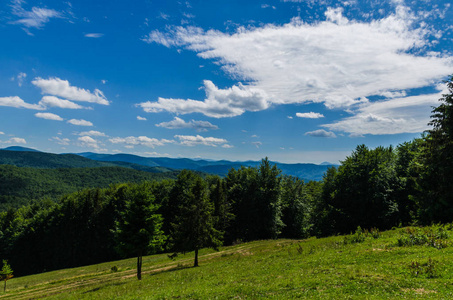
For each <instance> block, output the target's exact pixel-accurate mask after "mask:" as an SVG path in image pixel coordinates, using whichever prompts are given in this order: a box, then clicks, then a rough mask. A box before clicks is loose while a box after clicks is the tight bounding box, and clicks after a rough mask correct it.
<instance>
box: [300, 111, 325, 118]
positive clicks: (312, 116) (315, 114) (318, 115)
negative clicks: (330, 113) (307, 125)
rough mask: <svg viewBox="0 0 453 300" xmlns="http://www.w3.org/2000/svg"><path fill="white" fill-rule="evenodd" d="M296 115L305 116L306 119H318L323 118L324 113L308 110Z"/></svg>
mask: <svg viewBox="0 0 453 300" xmlns="http://www.w3.org/2000/svg"><path fill="white" fill-rule="evenodd" d="M296 117H298V118H307V119H319V118H324V115H323V114H320V113H315V112H308V113H296Z"/></svg>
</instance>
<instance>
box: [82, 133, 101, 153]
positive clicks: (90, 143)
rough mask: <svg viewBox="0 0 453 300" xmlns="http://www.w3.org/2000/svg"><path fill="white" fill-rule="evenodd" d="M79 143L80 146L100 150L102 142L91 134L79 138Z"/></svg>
mask: <svg viewBox="0 0 453 300" xmlns="http://www.w3.org/2000/svg"><path fill="white" fill-rule="evenodd" d="M77 145H78V146H80V147H86V148H93V149H96V150H100V149H101V145H102V144H101V143H100V142H99V141H97V140H95V139H93V138H92V137H90V136H81V137H79V138H78V139H77Z"/></svg>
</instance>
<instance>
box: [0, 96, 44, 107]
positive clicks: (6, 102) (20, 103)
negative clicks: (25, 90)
mask: <svg viewBox="0 0 453 300" xmlns="http://www.w3.org/2000/svg"><path fill="white" fill-rule="evenodd" d="M0 106H9V107H15V108H27V109H36V110H44V109H45V108H44V107H43V106H42V105H39V104H29V103H26V102H25V101H24V100H22V99H21V98H19V97H17V96H12V97H0Z"/></svg>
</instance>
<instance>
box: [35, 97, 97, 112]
mask: <svg viewBox="0 0 453 300" xmlns="http://www.w3.org/2000/svg"><path fill="white" fill-rule="evenodd" d="M39 104H40V105H41V106H43V107H47V106H50V107H59V108H68V109H91V107H83V106H81V105H78V104H76V103H74V102H71V101H69V100H64V99H60V98H58V97H55V96H44V97H42V99H41V101H39Z"/></svg>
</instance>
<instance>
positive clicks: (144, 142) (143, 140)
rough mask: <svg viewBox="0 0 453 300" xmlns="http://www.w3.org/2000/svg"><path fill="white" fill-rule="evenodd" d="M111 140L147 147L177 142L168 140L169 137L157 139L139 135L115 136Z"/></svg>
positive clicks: (114, 142) (117, 142) (115, 142)
mask: <svg viewBox="0 0 453 300" xmlns="http://www.w3.org/2000/svg"><path fill="white" fill-rule="evenodd" d="M109 141H110V142H111V143H112V144H125V145H129V146H138V145H141V146H146V147H150V148H154V147H157V146H163V145H165V144H171V143H174V142H175V141H173V140H167V139H161V140H159V139H155V138H149V137H147V136H139V137H135V136H128V137H125V138H121V137H115V138H111V139H109Z"/></svg>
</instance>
